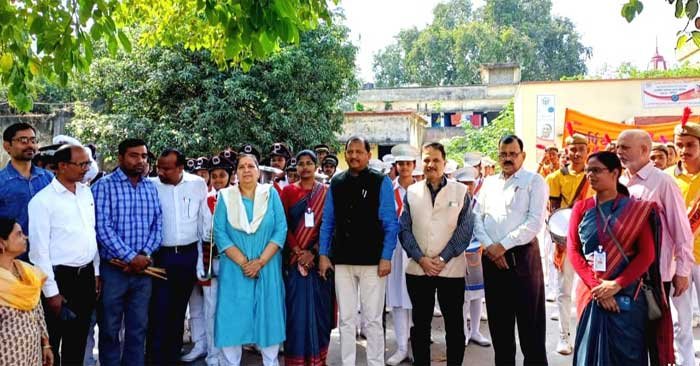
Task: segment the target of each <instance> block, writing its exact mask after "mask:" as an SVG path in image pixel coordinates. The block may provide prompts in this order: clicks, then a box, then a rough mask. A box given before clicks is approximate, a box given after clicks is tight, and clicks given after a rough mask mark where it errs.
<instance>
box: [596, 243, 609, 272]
mask: <svg viewBox="0 0 700 366" xmlns="http://www.w3.org/2000/svg"><path fill="white" fill-rule="evenodd" d="M606 265H607V256H606V254H605V252H604V251H603V247H600V246H599V247H598V250H597V251H596V252H594V253H593V270H594V271H596V272H605V271H606V270H607V266H606Z"/></svg>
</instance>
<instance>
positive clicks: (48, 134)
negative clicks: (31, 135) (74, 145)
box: [0, 111, 73, 167]
mask: <svg viewBox="0 0 700 366" xmlns="http://www.w3.org/2000/svg"><path fill="white" fill-rule="evenodd" d="M72 116H73V113H72V112H71V111H57V112H55V113H52V114H37V115H9V114H5V115H2V114H0V131H5V129H6V128H7V127H9V126H10V125H12V124H15V123H18V122H25V123H29V124H30V125H32V126H34V128H36V130H37V131H36V132H37V137H38V138H39V147H41V146H45V145H51V143H52V140H53V137H54V136H56V135H60V134H63V131H64V128H65V125H66V123H68V121H70V119H71V118H72ZM9 161H10V156H9V155H7V152H5V151H4V150H3V152H2V153H1V154H0V167H4V166H5V165H6V164H7V163H8V162H9Z"/></svg>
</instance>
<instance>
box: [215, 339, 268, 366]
mask: <svg viewBox="0 0 700 366" xmlns="http://www.w3.org/2000/svg"><path fill="white" fill-rule="evenodd" d="M279 351H280V345H279V344H276V345H274V346H269V347H265V348H262V349H260V353H262V359H263V365H265V366H279V361H278V359H277V355H278V354H279ZM221 353H222V354H223V355H224V359H225V360H226V362H227V364H228V365H227V366H240V365H241V357H242V356H243V347H241V346H233V347H224V348H222V349H221Z"/></svg>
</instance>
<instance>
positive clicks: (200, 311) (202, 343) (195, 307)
mask: <svg viewBox="0 0 700 366" xmlns="http://www.w3.org/2000/svg"><path fill="white" fill-rule="evenodd" d="M189 314H190V334H191V335H192V343H194V346H195V347H197V348H200V349H207V335H206V332H205V327H206V326H205V324H204V323H205V319H206V318H205V316H204V297H203V296H202V286H200V285H195V286H194V288H192V294H191V295H190V303H189Z"/></svg>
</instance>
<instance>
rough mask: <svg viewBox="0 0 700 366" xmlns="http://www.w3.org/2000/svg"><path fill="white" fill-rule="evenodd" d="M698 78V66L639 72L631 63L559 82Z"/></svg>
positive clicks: (686, 64) (699, 75) (699, 68)
mask: <svg viewBox="0 0 700 366" xmlns="http://www.w3.org/2000/svg"><path fill="white" fill-rule="evenodd" d="M688 77H700V66H697V65H690V64H688V63H687V62H686V63H684V64H682V65H680V66H676V67H673V68H670V69H667V70H640V69H638V68H637V67H636V66H634V65H633V64H632V63H631V62H623V63H621V64H620V65H618V66H617V67H611V66H609V65H607V64H604V65H603V67H602V68H601V69H600V70H598V71H597V72H596V73H594V74H592V75H582V74H579V75H574V76H566V77H563V78H561V80H564V81H566V80H600V79H653V78H688Z"/></svg>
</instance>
